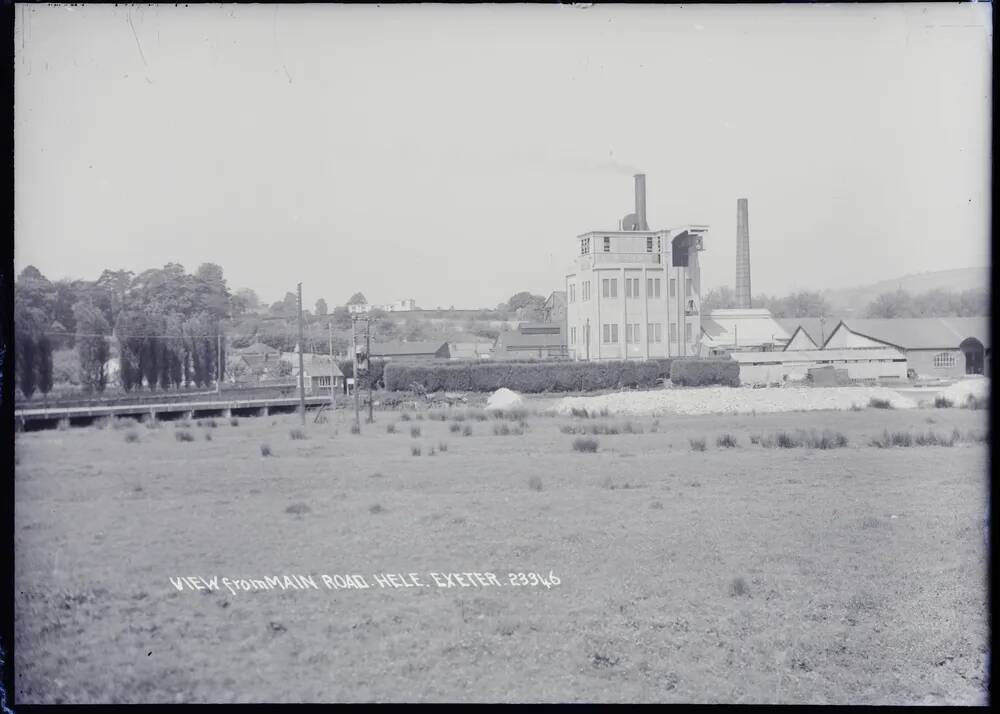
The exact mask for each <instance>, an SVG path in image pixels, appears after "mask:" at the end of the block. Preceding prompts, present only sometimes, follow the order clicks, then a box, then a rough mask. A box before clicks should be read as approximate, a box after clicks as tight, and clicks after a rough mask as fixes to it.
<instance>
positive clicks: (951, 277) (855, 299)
mask: <svg viewBox="0 0 1000 714" xmlns="http://www.w3.org/2000/svg"><path fill="white" fill-rule="evenodd" d="M989 287H990V269H989V268H959V269H957V270H936V271H932V272H929V273H917V274H915V275H904V276H903V277H901V278H896V279H894V280H883V281H881V282H878V283H872V284H871V285H861V286H858V287H853V288H841V289H839V290H826V291H824V292H823V297H825V298H826V299H827V301H828V302H829V303H830V306H831V307H832V308H833V309H834V312H835V313H843V314H844V315H845V316H846V315H848V314H860V313H862V312H864V311H865V308H866V307H867V306H868V303H870V302H871V301H872V300H874V299H875V298H877V297H878V296H879V295H881V294H882V293H888V292H894V291H896V290H900V289H902V290H905V291H906V292H908V293H910V294H911V295H916V294H918V293H924V292H927V291H928V290H947V291H949V292H962V291H963V290H970V289H973V288H975V289H986V290H988V289H989Z"/></svg>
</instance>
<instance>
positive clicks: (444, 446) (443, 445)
mask: <svg viewBox="0 0 1000 714" xmlns="http://www.w3.org/2000/svg"><path fill="white" fill-rule="evenodd" d="M447 450H448V445H447V444H446V443H444V442H443V441H441V442H438V451H447Z"/></svg>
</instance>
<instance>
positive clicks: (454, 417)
mask: <svg viewBox="0 0 1000 714" xmlns="http://www.w3.org/2000/svg"><path fill="white" fill-rule="evenodd" d="M451 420H452V421H465V414H463V413H462V412H455V413H454V414H452V415H451Z"/></svg>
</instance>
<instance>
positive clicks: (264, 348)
mask: <svg viewBox="0 0 1000 714" xmlns="http://www.w3.org/2000/svg"><path fill="white" fill-rule="evenodd" d="M236 352H237V353H238V354H241V355H250V354H258V355H265V354H278V353H279V352H280V350H276V349H274V348H273V347H271V346H270V345H265V344H264V343H263V342H254V343H253V344H252V345H250V346H248V347H244V348H243V349H239V350H236Z"/></svg>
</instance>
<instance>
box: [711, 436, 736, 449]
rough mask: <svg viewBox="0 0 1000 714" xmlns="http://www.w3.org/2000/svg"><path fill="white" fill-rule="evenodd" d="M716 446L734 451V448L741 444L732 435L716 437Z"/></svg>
mask: <svg viewBox="0 0 1000 714" xmlns="http://www.w3.org/2000/svg"><path fill="white" fill-rule="evenodd" d="M715 445H716V446H718V447H720V448H724V449H732V448H733V447H734V446H739V443H738V442H737V441H736V437H735V436H733V435H732V434H721V435H719V436H718V437H716V439H715Z"/></svg>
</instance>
